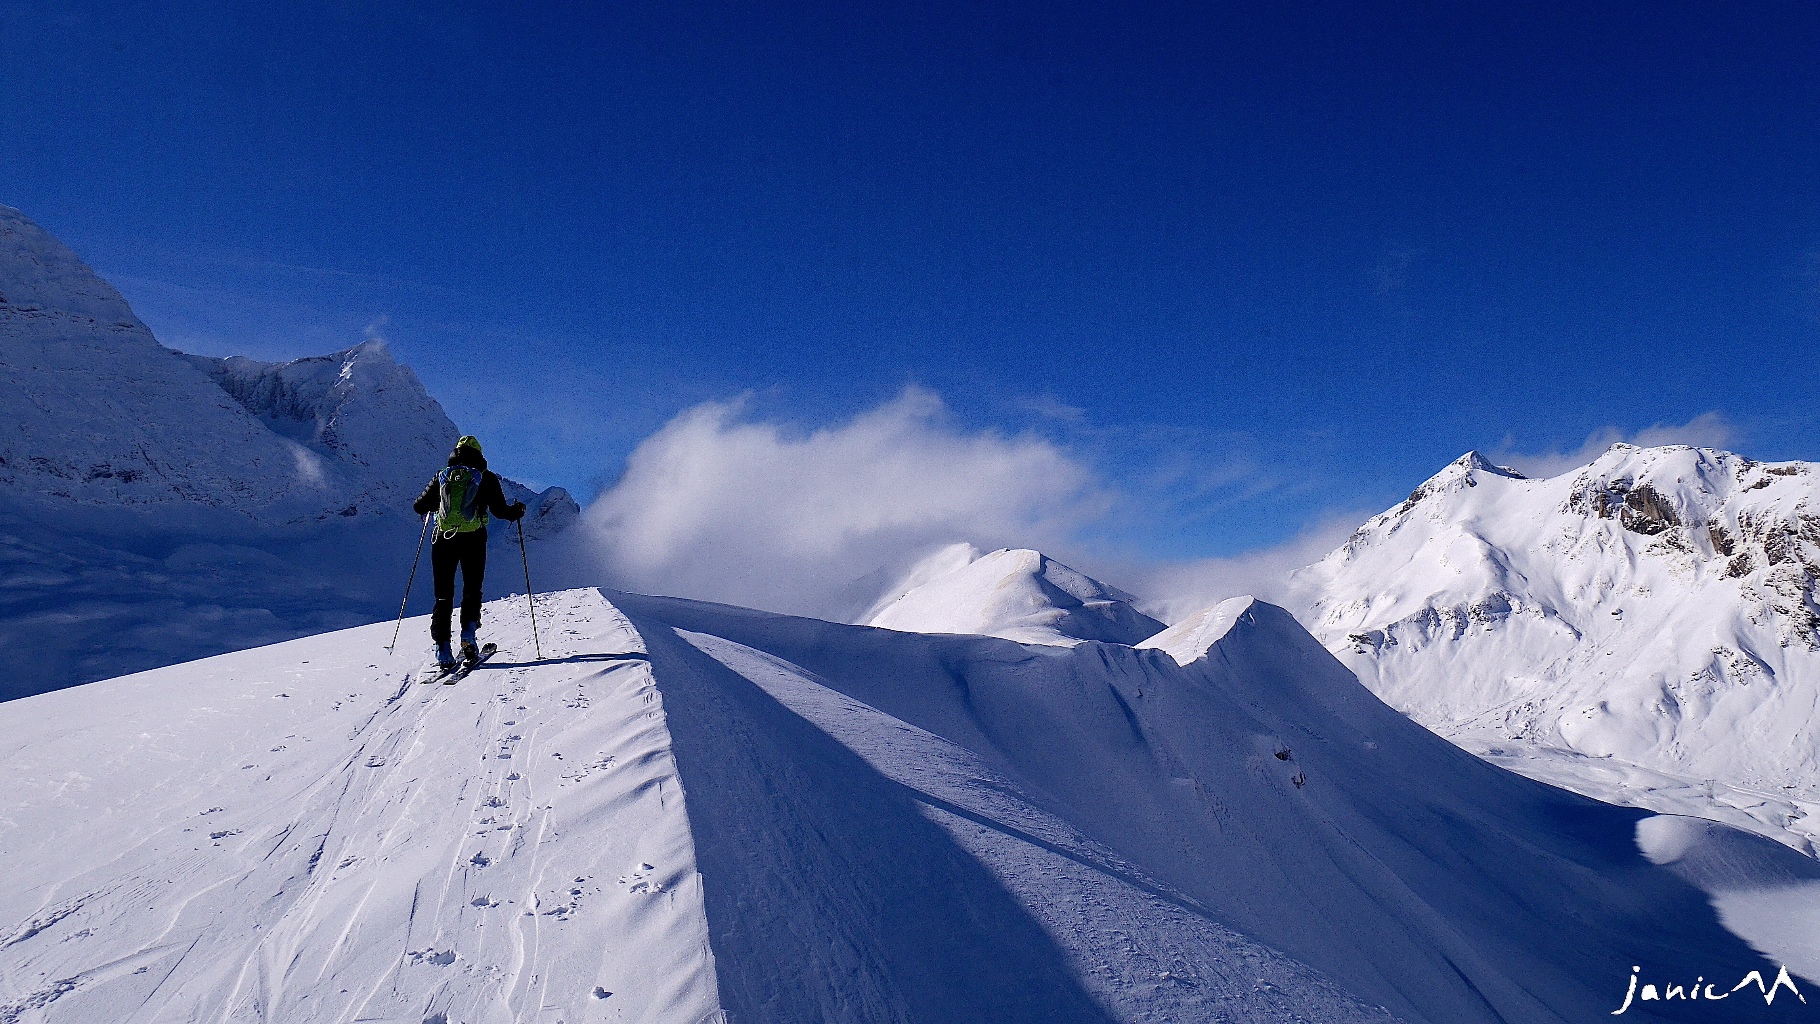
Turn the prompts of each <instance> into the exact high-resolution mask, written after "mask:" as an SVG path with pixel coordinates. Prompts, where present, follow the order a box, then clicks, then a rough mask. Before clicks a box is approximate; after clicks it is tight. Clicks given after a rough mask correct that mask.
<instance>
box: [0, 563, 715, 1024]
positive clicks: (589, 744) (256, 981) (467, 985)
mask: <svg viewBox="0 0 1820 1024" xmlns="http://www.w3.org/2000/svg"><path fill="white" fill-rule="evenodd" d="M540 604H541V605H542V607H541V608H540V619H541V618H544V617H546V616H547V621H546V622H545V623H544V624H545V625H546V628H547V630H548V632H547V633H546V635H545V641H544V642H545V646H546V652H547V657H546V658H545V660H544V661H542V662H537V663H532V662H531V658H532V655H531V644H530V634H529V630H528V628H527V626H528V623H527V622H526V621H525V611H526V609H525V605H524V601H523V599H522V598H520V599H519V600H518V601H517V602H516V608H514V604H513V603H512V602H499V603H496V604H494V605H490V606H489V607H488V618H487V629H488V635H489V636H491V637H493V638H495V639H496V640H498V641H500V643H501V651H500V653H499V654H498V655H496V656H495V658H494V659H493V660H492V661H489V662H488V663H486V664H484V665H482V666H480V667H479V668H477V669H475V671H474V672H473V673H472V674H471V675H469V676H468V677H467V678H466V679H464V680H462V681H461V682H460V683H459V684H458V685H456V686H452V687H444V686H425V685H420V684H416V683H413V682H412V681H411V680H412V676H413V674H414V672H415V670H417V669H419V668H420V667H421V664H420V663H418V662H416V661H414V660H413V659H411V658H408V657H404V656H402V655H401V656H399V657H395V658H388V657H387V656H386V654H385V652H384V650H383V646H382V645H383V644H384V643H385V642H386V640H387V639H388V638H389V635H390V630H391V624H390V623H384V624H378V625H374V626H368V627H362V628H359V629H354V630H347V631H343V632H340V633H333V634H326V635H324V636H318V637H312V638H308V639H304V640H296V641H291V642H288V643H284V644H279V645H276V646H273V647H267V648H262V649H258V650H253V651H245V652H241V653H238V654H232V655H223V656H221V657H217V658H212V659H208V660H206V661H202V662H196V663H192V664H190V665H183V666H176V667H173V668H169V669H160V670H157V671H153V672H147V673H143V674H140V675H137V676H130V677H125V678H123V679H119V680H113V681H110V682H106V683H100V684H93V685H90V686H84V687H77V688H74V689H70V690H64V691H60V692H57V693H52V694H45V695H41V696H38V697H32V698H27V699H25V700H21V701H14V702H10V703H7V704H5V705H0V743H3V744H4V747H3V748H0V749H3V750H4V754H3V755H0V757H3V758H4V760H3V762H0V763H4V767H5V772H6V775H7V777H8V778H10V779H13V780H15V782H14V790H13V792H12V793H11V794H9V796H8V797H7V799H6V801H5V803H4V805H0V806H3V807H4V812H3V815H0V859H3V860H4V863H5V864H6V865H7V870H6V871H5V872H4V873H0V929H6V930H5V931H4V932H0V1020H4V1021H7V1022H9V1024H10V1022H13V1021H21V1022H26V1021H37V1020H54V1021H97V1022H100V1021H120V1022H125V1021H134V1022H150V1021H172V1022H177V1021H183V1022H189V1021H205V1020H207V1021H250V1020H272V1021H299V1022H303V1021H353V1020H385V1021H408V1022H411V1024H416V1022H419V1021H438V1022H442V1021H451V1022H453V1021H460V1022H464V1024H484V1022H501V1024H503V1022H508V1021H509V1022H518V1021H540V1022H555V1021H566V1022H569V1024H580V1022H583V1021H606V1020H614V1021H634V1020H648V1021H685V1022H695V1021H701V1020H704V1019H709V1018H711V1017H712V1016H713V1015H714V1014H715V1013H716V1012H717V1011H718V1009H719V1006H718V1001H717V1000H718V997H717V995H716V984H715V978H714V968H713V957H712V955H711V954H710V952H709V950H708V942H707V934H706V931H705V928H704V926H703V923H702V922H703V916H702V911H701V883H700V878H699V876H698V875H697V873H696V870H695V863H694V854H693V850H692V846H691V843H690V837H689V831H688V822H687V818H686V815H685V812H684V810H683V805H682V792H681V789H680V787H679V785H678V783H677V780H676V777H675V773H674V766H673V763H672V760H671V757H670V753H669V747H668V743H669V741H668V734H667V732H666V730H665V727H664V716H663V702H662V699H661V697H660V696H659V694H658V691H657V689H656V687H655V686H654V685H653V681H652V677H651V670H650V666H649V664H648V662H647V660H646V658H645V656H644V649H643V645H642V644H641V643H640V642H639V639H638V636H637V634H636V633H634V632H633V631H632V630H631V628H630V627H629V626H628V625H627V624H626V622H625V620H624V619H623V618H622V617H620V616H619V615H617V614H616V613H615V612H614V611H613V610H612V608H611V607H609V606H608V605H607V604H606V603H605V602H604V601H603V600H601V598H600V596H599V595H598V593H596V592H593V591H578V592H573V593H569V594H563V595H556V596H552V597H546V598H544V599H542V600H541V601H540ZM406 629H408V630H415V631H416V632H417V634H418V635H420V636H421V635H422V633H423V632H424V630H425V623H424V622H423V620H420V619H419V620H413V621H412V622H409V623H406ZM47 837H55V838H54V839H52V840H50V841H47Z"/></svg>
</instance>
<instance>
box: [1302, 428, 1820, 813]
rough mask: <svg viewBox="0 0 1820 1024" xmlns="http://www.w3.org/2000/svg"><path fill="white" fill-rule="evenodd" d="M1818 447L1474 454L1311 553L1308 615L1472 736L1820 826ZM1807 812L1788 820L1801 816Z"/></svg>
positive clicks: (1326, 638)
mask: <svg viewBox="0 0 1820 1024" xmlns="http://www.w3.org/2000/svg"><path fill="white" fill-rule="evenodd" d="M1815 491H1816V476H1815V474H1814V471H1813V467H1811V466H1809V465H1807V464H1805V463H1799V462H1791V463H1759V462H1754V461H1752V460H1750V459H1747V458H1744V457H1742V456H1739V455H1734V454H1731V453H1729V452H1721V451H1714V450H1710V449H1696V448H1687V447H1664V448H1649V449H1642V448H1636V447H1633V446H1630V445H1623V444H1620V445H1614V446H1613V447H1612V448H1611V449H1610V450H1609V451H1607V452H1606V453H1605V454H1604V455H1602V456H1600V457H1599V458H1598V459H1597V460H1595V461H1594V462H1593V463H1591V464H1590V465H1588V466H1585V467H1583V468H1581V469H1579V470H1576V471H1574V472H1570V473H1566V474H1562V475H1561V476H1558V477H1555V478H1553V479H1548V480H1529V479H1524V478H1522V477H1521V476H1518V475H1517V474H1515V473H1512V472H1511V471H1508V470H1504V469H1500V468H1498V467H1495V466H1492V465H1490V464H1489V463H1487V462H1486V461H1485V460H1484V459H1482V458H1480V457H1479V456H1478V455H1477V454H1476V453H1472V454H1468V455H1467V456H1465V457H1463V458H1461V459H1460V460H1459V461H1457V462H1455V463H1454V464H1452V465H1451V466H1449V467H1447V468H1446V469H1444V470H1442V471H1441V473H1439V474H1437V475H1436V476H1435V477H1434V478H1433V479H1431V480H1429V481H1427V482H1426V483H1424V484H1423V485H1422V486H1421V487H1420V488H1418V489H1417V490H1416V491H1415V493H1413V494H1411V495H1410V497H1409V499H1408V500H1407V501H1405V502H1403V503H1402V504H1401V505H1399V506H1398V507H1397V508H1394V509H1391V510H1390V511H1388V512H1385V513H1384V514H1382V515H1380V516H1377V517H1375V518H1373V519H1372V520H1371V521H1369V522H1367V523H1366V524H1365V525H1364V526H1362V527H1360V529H1359V530H1358V531H1357V532H1356V533H1355V534H1354V535H1353V536H1352V537H1351V538H1350V539H1349V540H1348V541H1347V542H1346V543H1345V544H1344V545H1343V546H1342V547H1340V548H1339V549H1337V550H1336V551H1334V552H1333V553H1332V554H1330V555H1328V556H1327V557H1326V558H1325V559H1324V560H1322V561H1321V562H1319V563H1317V564H1316V565H1314V566H1311V567H1309V568H1307V569H1305V570H1302V571H1301V572H1300V573H1298V575H1297V577H1296V579H1295V581H1294V584H1295V587H1296V589H1297V590H1298V591H1299V592H1300V593H1301V594H1302V595H1304V598H1305V601H1306V604H1305V606H1304V609H1303V621H1305V622H1307V623H1308V624H1309V625H1310V628H1311V629H1312V630H1313V631H1314V633H1315V634H1316V636H1318V637H1320V638H1321V640H1322V641H1323V642H1324V643H1325V644H1326V645H1327V646H1328V648H1329V649H1331V650H1333V651H1334V652H1335V653H1336V654H1337V655H1338V656H1339V657H1340V658H1341V659H1342V660H1344V661H1345V662H1346V663H1347V664H1348V665H1349V666H1350V667H1352V668H1353V669H1354V670H1355V671H1356V672H1357V673H1358V674H1359V677H1360V678H1361V679H1362V680H1363V681H1364V682H1365V683H1366V685H1367V686H1369V687H1371V689H1372V690H1373V691H1374V692H1376V693H1377V694H1378V695H1380V696H1381V697H1383V698H1384V699H1385V700H1386V701H1388V702H1389V703H1391V704H1392V705H1394V706H1396V707H1398V708H1400V709H1402V710H1404V711H1406V712H1408V713H1409V714H1410V715H1411V716H1412V717H1414V718H1415V719H1416V720H1417V721H1419V722H1421V723H1423V724H1424V725H1427V726H1429V727H1430V728H1432V729H1434V730H1436V731H1437V732H1440V733H1441V734H1442V735H1444V736H1447V737H1450V738H1452V739H1454V740H1456V741H1457V742H1460V743H1462V744H1463V745H1465V746H1467V747H1468V748H1469V749H1473V750H1475V751H1477V752H1480V753H1483V754H1485V755H1487V756H1490V757H1493V758H1496V759H1500V761H1501V763H1507V764H1510V765H1512V766H1513V767H1517V766H1520V765H1522V766H1526V767H1522V769H1521V770H1525V771H1530V772H1532V773H1533V774H1536V775H1537V776H1538V777H1541V778H1546V779H1549V780H1551V781H1555V782H1558V783H1561V784H1564V785H1572V786H1575V787H1576V788H1582V789H1584V790H1586V791H1588V792H1592V793H1595V794H1597V795H1600V796H1602V797H1605V798H1608V799H1616V800H1620V801H1623V802H1630V803H1636V804H1638V805H1641V806H1650V807H1656V808H1658V809H1662V810H1677V811H1682V812H1691V813H1703V814H1708V815H1709V816H1718V817H1722V818H1725V819H1726V820H1731V821H1733V822H1735V823H1739V824H1745V825H1749V826H1750V827H1755V828H1758V829H1760V830H1765V831H1767V832H1773V833H1776V834H1780V835H1784V836H1785V837H1787V838H1788V839H1789V840H1790V841H1791V842H1794V843H1796V844H1797V845H1801V846H1802V847H1803V848H1811V847H1808V845H1807V838H1808V837H1812V836H1814V835H1816V834H1817V833H1820V820H1817V819H1816V818H1815V815H1816V813H1817V812H1820V715H1817V714H1816V709H1817V708H1820V604H1817V593H1816V580H1817V578H1820V577H1817V573H1820V501H1816V493H1815ZM1784 830H1786V831H1784Z"/></svg>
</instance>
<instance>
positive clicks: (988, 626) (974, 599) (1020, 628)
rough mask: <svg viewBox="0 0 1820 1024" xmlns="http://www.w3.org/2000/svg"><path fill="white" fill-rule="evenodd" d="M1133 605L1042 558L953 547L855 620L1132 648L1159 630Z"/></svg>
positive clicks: (920, 566) (936, 630)
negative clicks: (1113, 644)
mask: <svg viewBox="0 0 1820 1024" xmlns="http://www.w3.org/2000/svg"><path fill="white" fill-rule="evenodd" d="M1134 600H1135V599H1134V598H1133V597H1132V596H1131V595H1130V594H1127V593H1125V592H1124V591H1122V590H1119V589H1118V588H1116V587H1112V586H1108V585H1107V584H1104V583H1101V582H1100V581H1098V580H1096V579H1093V578H1092V577H1089V576H1087V575H1086V574H1084V573H1081V572H1077V571H1076V570H1074V569H1071V568H1069V567H1068V566H1066V565H1063V564H1062V563H1060V562H1057V561H1055V560H1054V559H1052V558H1050V557H1048V556H1047V555H1044V554H1043V553H1042V552H1040V551H1033V550H1030V549H1028V548H1001V549H1000V550H997V551H993V552H991V553H989V554H984V555H982V554H980V552H979V551H978V549H976V548H974V547H973V546H972V545H970V544H954V545H950V546H948V547H946V548H943V549H941V550H939V551H937V552H935V553H934V554H931V555H930V556H928V557H927V558H925V559H924V560H923V561H922V562H920V563H919V564H918V565H917V566H915V567H914V568H913V569H912V570H911V571H910V573H909V575H908V576H907V577H906V579H905V581H904V582H903V583H902V584H900V585H899V586H898V587H897V588H895V589H894V590H893V591H892V592H890V593H887V594H886V595H885V596H884V597H882V598H880V599H879V601H878V602H877V603H876V604H875V605H874V606H873V607H872V608H871V609H870V610H869V611H867V612H866V614H864V615H863V616H861V617H860V620H859V621H860V622H861V623H862V624H864V625H868V626H878V627H881V628H884V629H896V630H902V631H905V632H914V633H973V634H978V635H981V636H996V637H1003V638H1005V639H1007V640H1017V641H1020V642H1023V643H1035V644H1051V645H1061V646H1068V645H1072V644H1076V643H1080V642H1082V641H1085V640H1098V641H1103V642H1106V643H1116V644H1127V645H1129V644H1135V643H1137V642H1138V641H1140V640H1143V639H1144V638H1146V637H1148V636H1151V635H1152V634H1154V633H1156V632H1158V631H1160V630H1161V629H1162V628H1163V624H1162V623H1161V622H1158V621H1157V620H1155V619H1153V618H1151V617H1150V616H1148V615H1145V614H1144V613H1142V612H1140V611H1138V610H1137V609H1136V608H1135V607H1134V606H1133V601H1134Z"/></svg>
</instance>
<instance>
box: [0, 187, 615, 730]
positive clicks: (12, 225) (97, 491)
mask: <svg viewBox="0 0 1820 1024" xmlns="http://www.w3.org/2000/svg"><path fill="white" fill-rule="evenodd" d="M0 366H3V367H4V370H5V372H4V374H3V375H0V515H3V516H4V520H5V522H6V527H5V530H4V531H3V532H0V644H3V645H4V646H5V647H6V648H7V649H9V650H31V651H33V652H35V657H34V658H32V659H30V660H29V661H21V660H20V659H8V660H7V661H6V662H5V663H4V664H0V700H4V699H8V698H11V697H16V696H20V695H23V694H28V693H37V692H42V691H44V690H47V689H52V688H55V687H57V686H67V685H70V684H71V683H76V682H81V681H84V680H89V679H97V678H103V677H106V676H110V675H117V674H119V673H121V672H126V671H133V670H136V669H142V668H147V667H150V666H153V665H159V664H168V663H171V662H175V661H182V660H187V659H190V658H194V657H198V656H201V655H204V654H212V653H216V652H219V651H224V650H231V649H235V648H238V647H245V646H251V645H254V644H260V643H269V642H272V641H275V640H280V639H284V638H288V637H293V636H297V635H300V634H304V633H309V632H313V631H320V630H325V629H334V628H340V627H343V626H348V625H352V624H354V623H357V622H365V621H371V620H372V619H375V618H378V617H380V616H382V615H384V614H385V612H386V608H387V605H388V604H389V605H390V606H391V607H392V608H396V606H397V601H398V594H399V592H400V591H401V590H402V589H403V586H404V582H405V578H406V575H407V572H408V570H409V567H410V559H411V551H412V549H413V546H414V545H415V543H416V540H417V534H418V522H417V519H416V517H415V516H414V515H413V514H412V512H411V511H410V502H411V500H412V499H413V498H415V497H416V495H417V493H418V492H419V490H420V489H421V488H422V486H423V484H424V483H425V481H427V480H428V479H429V477H430V475H431V474H432V473H433V472H434V471H435V470H436V469H437V468H438V467H440V466H441V465H442V464H443V462H444V460H445V459H446V458H447V456H448V453H449V450H450V449H451V448H452V447H453V446H454V442H455V439H456V437H457V436H458V431H457V429H456V427H455V424H453V423H451V422H450V421H449V418H448V416H447V415H445V414H444V413H443V410H442V407H441V406H440V405H438V404H437V402H436V401H435V399H433V398H431V397H430V395H429V394H428V393H427V392H426V391H425V390H424V388H423V385H422V383H421V382H420V381H419V380H418V379H417V376H416V375H415V374H414V373H412V372H411V370H410V368H409V367H406V366H403V365H401V364H399V363H398V362H396V361H395V360H394V359H393V358H392V357H391V355H390V354H389V353H388V352H387V351H386V349H385V346H384V345H383V344H380V343H374V342H369V343H366V344H362V345H358V346H355V347H353V348H350V349H348V350H346V351H343V352H336V353H332V354H330V355H326V356H318V357H312V358H307V359H298V360H294V361H292V362H288V363H281V364H269V363H260V362H255V361H253V360H248V359H242V358H229V359H212V358H207V357H201V356H186V355H183V354H181V353H178V352H174V351H171V350H169V349H166V348H164V347H163V346H162V345H160V344H158V342H157V340H156V339H155V338H153V337H152V334H151V332H150V331H148V330H147V329H146V327H145V325H144V324H142V323H140V322H139V320H138V318H136V317H135V316H134V315H133V313H132V310H131V309H129V308H128V306H127V304H126V302H125V300H123V299H122V298H121V297H120V294H119V293H118V292H116V291H115V290H114V289H113V288H112V287H111V286H109V285H108V284H107V283H106V282H105V281H103V280H101V279H100V278H99V277H97V276H96V275H95V274H94V272H93V271H91V270H90V269H89V268H88V267H87V266H85V265H83V263H82V261H81V260H80V259H78V258H77V257H76V255H75V254H74V253H72V252H71V251H70V250H69V249H68V248H67V247H65V246H64V245H62V244H61V243H59V242H58V241H57V240H56V239H54V238H52V237H51V236H50V235H49V234H47V233H45V232H44V231H43V230H42V229H40V228H39V227H38V226H37V225H35V224H33V223H32V222H31V221H30V220H28V219H27V218H25V217H24V216H23V215H22V214H20V213H19V212H18V211H17V210H13V209H9V208H6V207H0ZM507 490H508V491H509V492H510V493H511V496H512V497H514V498H517V499H519V500H523V501H525V502H526V503H527V504H529V505H530V506H531V515H530V518H529V519H528V520H527V533H528V534H529V536H530V537H531V538H532V539H533V540H537V539H540V538H547V537H551V536H554V535H556V534H557V533H559V532H560V531H561V530H562V528H563V527H564V526H566V525H567V524H568V523H570V522H573V521H574V520H575V519H576V518H577V516H578V515H579V511H580V510H579V509H578V507H577V506H576V505H575V502H574V501H573V500H571V499H570V498H569V496H568V495H567V494H566V493H565V492H563V491H562V490H561V489H560V488H551V489H549V490H548V491H545V492H543V493H541V494H534V493H532V492H530V491H529V490H528V489H526V488H524V487H522V486H520V485H517V484H513V483H510V482H508V483H507ZM500 532H502V533H503V532H504V531H500ZM500 540H501V550H500V555H501V558H502V560H503V559H504V557H505V556H506V551H505V548H506V546H507V544H508V543H510V544H511V546H512V547H513V550H512V551H511V552H510V557H511V559H512V560H514V561H516V559H517V551H516V550H515V539H514V540H513V541H512V542H507V540H506V538H504V537H501V538H500Z"/></svg>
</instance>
